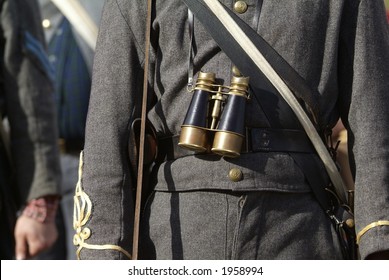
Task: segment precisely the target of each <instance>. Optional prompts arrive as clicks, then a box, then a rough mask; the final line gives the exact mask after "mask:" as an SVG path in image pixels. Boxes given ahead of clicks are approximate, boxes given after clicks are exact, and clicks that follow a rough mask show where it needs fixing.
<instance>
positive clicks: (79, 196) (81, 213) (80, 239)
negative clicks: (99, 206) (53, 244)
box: [73, 152, 131, 259]
mask: <svg viewBox="0 0 389 280" xmlns="http://www.w3.org/2000/svg"><path fill="white" fill-rule="evenodd" d="M82 168H83V152H81V154H80V162H79V167H78V182H77V185H76V190H75V194H74V211H73V228H74V230H75V231H76V233H75V234H74V237H73V244H74V245H75V246H78V249H77V252H76V254H77V259H80V253H81V250H82V249H83V248H87V249H93V250H116V251H119V252H121V253H123V254H124V255H126V256H127V257H128V258H129V259H131V254H130V253H128V252H127V251H126V250H124V249H123V248H121V247H120V246H117V245H109V244H105V245H94V244H88V243H86V242H85V240H87V239H88V238H89V237H90V236H91V234H92V232H91V230H90V229H89V228H87V227H84V228H83V226H85V224H86V223H87V222H88V220H89V218H90V216H91V213H92V201H91V200H90V198H89V196H88V195H87V194H86V193H85V192H84V191H83V189H82V183H81V180H82Z"/></svg>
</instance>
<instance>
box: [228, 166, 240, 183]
mask: <svg viewBox="0 0 389 280" xmlns="http://www.w3.org/2000/svg"><path fill="white" fill-rule="evenodd" d="M228 177H229V178H230V180H231V181H233V182H239V181H241V180H242V178H243V173H242V171H241V170H240V169H238V168H232V169H231V170H230V172H229V173H228Z"/></svg>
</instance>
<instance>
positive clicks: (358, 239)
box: [357, 221, 389, 244]
mask: <svg viewBox="0 0 389 280" xmlns="http://www.w3.org/2000/svg"><path fill="white" fill-rule="evenodd" d="M379 226H389V221H376V222H373V223H371V224H368V225H367V226H365V227H364V228H363V229H362V230H361V231H360V232H358V234H357V244H359V241H360V240H361V237H362V236H363V235H364V234H365V233H366V232H367V231H369V230H370V229H372V228H375V227H379Z"/></svg>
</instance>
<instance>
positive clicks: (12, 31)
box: [1, 1, 60, 203]
mask: <svg viewBox="0 0 389 280" xmlns="http://www.w3.org/2000/svg"><path fill="white" fill-rule="evenodd" d="M1 20H2V27H3V28H4V38H5V49H4V76H5V89H6V90H5V92H6V98H5V99H6V112H5V114H6V115H7V117H8V120H9V123H10V136H11V151H12V163H13V164H14V167H15V170H16V174H15V178H16V182H17V186H18V189H19V194H20V196H21V203H24V202H26V201H29V200H31V199H34V198H38V197H41V196H46V195H57V194H58V185H59V181H60V169H59V153H58V147H57V139H58V138H57V135H58V134H57V123H56V114H55V106H54V99H53V98H54V96H53V80H52V70H51V69H50V66H49V63H48V59H47V56H46V52H45V43H44V38H43V31H42V27H41V22H40V17H39V9H38V6H37V3H36V2H35V1H6V2H5V4H4V6H3V11H2V16H1Z"/></svg>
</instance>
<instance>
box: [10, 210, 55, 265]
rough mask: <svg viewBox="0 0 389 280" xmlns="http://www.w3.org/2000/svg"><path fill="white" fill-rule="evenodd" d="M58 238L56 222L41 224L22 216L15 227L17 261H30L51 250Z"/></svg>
mask: <svg viewBox="0 0 389 280" xmlns="http://www.w3.org/2000/svg"><path fill="white" fill-rule="evenodd" d="M57 238H58V231H57V227H56V225H55V222H54V221H50V222H44V223H42V222H39V221H37V220H35V219H32V218H30V217H27V216H25V215H21V216H20V217H19V218H18V220H17V221H16V227H15V242H16V248H15V254H16V259H17V260H24V259H30V258H32V257H34V256H36V255H37V254H38V253H40V252H42V251H44V250H47V249H48V248H50V247H51V246H52V245H53V244H54V242H55V241H56V240H57Z"/></svg>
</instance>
